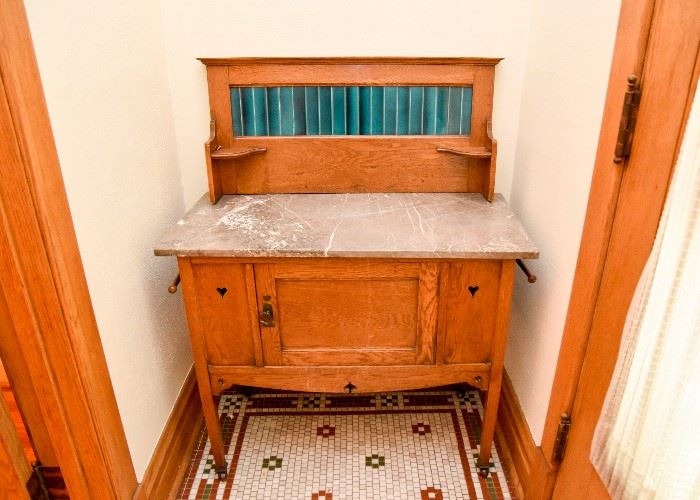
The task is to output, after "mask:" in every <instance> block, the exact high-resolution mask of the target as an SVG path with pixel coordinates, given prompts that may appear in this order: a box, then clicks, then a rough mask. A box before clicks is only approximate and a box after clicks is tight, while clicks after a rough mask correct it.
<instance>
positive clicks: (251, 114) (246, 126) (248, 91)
mask: <svg viewBox="0 0 700 500" xmlns="http://www.w3.org/2000/svg"><path fill="white" fill-rule="evenodd" d="M241 102H242V109H243V135H255V111H254V109H255V101H254V100H253V89H252V88H251V87H243V88H241Z"/></svg>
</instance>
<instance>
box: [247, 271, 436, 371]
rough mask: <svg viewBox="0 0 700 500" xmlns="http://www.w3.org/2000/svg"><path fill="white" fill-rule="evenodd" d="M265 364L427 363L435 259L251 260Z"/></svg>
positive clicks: (433, 324) (432, 334)
mask: <svg viewBox="0 0 700 500" xmlns="http://www.w3.org/2000/svg"><path fill="white" fill-rule="evenodd" d="M255 273H256V283H257V292H258V308H259V310H261V311H263V314H266V313H265V311H267V316H264V317H263V319H262V321H261V336H262V341H263V352H264V358H265V364H266V365H354V364H368V363H371V364H378V365H382V364H384V365H393V364H416V363H426V362H432V358H433V354H432V353H433V344H434V339H435V327H436V311H437V265H436V264H412V263H406V264H377V263H361V264H352V263H348V264H337V263H333V264H326V263H316V264H302V263H299V264H265V265H256V270H255Z"/></svg>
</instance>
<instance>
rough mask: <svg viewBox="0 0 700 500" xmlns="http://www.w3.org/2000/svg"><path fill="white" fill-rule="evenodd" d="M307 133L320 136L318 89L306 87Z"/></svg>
mask: <svg viewBox="0 0 700 500" xmlns="http://www.w3.org/2000/svg"><path fill="white" fill-rule="evenodd" d="M304 107H305V115H306V133H307V134H308V135H318V134H319V128H318V118H319V117H318V87H304Z"/></svg>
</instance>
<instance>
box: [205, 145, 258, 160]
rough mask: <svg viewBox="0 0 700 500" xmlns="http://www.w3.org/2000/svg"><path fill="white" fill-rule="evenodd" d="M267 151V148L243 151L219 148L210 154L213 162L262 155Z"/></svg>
mask: <svg viewBox="0 0 700 500" xmlns="http://www.w3.org/2000/svg"><path fill="white" fill-rule="evenodd" d="M266 151H267V148H248V149H243V150H236V149H231V148H219V149H216V150H214V152H213V153H212V154H211V157H212V159H214V160H220V159H224V160H230V159H232V158H243V157H245V156H248V155H252V154H255V153H264V152H266Z"/></svg>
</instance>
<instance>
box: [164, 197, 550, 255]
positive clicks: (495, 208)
mask: <svg viewBox="0 0 700 500" xmlns="http://www.w3.org/2000/svg"><path fill="white" fill-rule="evenodd" d="M155 254H156V255H178V256H208V257H375V258H377V257H379V258H381V257H390V258H397V257H398V258H467V259H515V258H536V257H537V256H538V251H537V248H536V247H535V245H534V244H533V243H532V241H530V239H529V238H528V236H527V233H526V232H525V229H524V228H523V226H522V224H521V223H520V221H519V220H518V219H517V218H516V216H515V214H514V213H513V211H512V210H511V208H510V207H509V206H508V204H507V203H506V202H505V200H504V198H503V196H502V195H500V194H497V195H496V196H495V197H494V200H493V202H492V203H489V202H488V201H486V200H485V199H484V197H483V196H482V195H481V194H478V193H351V194H263V195H227V196H223V197H222V198H221V200H219V202H218V203H217V204H216V205H211V204H210V203H209V201H208V199H207V197H206V196H203V197H202V198H201V199H200V200H199V201H198V202H197V204H196V205H195V206H194V207H193V208H192V209H191V210H190V211H189V212H188V213H187V214H186V215H185V217H184V218H183V219H181V220H179V221H178V222H177V223H176V224H174V225H173V226H172V227H171V228H170V229H168V231H167V232H166V233H165V234H164V235H163V238H162V239H161V241H160V242H159V243H158V244H157V245H156V247H155Z"/></svg>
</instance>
